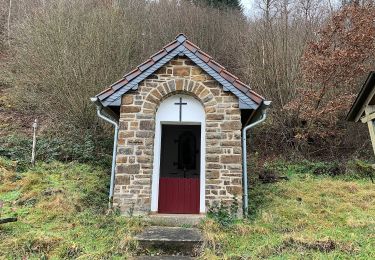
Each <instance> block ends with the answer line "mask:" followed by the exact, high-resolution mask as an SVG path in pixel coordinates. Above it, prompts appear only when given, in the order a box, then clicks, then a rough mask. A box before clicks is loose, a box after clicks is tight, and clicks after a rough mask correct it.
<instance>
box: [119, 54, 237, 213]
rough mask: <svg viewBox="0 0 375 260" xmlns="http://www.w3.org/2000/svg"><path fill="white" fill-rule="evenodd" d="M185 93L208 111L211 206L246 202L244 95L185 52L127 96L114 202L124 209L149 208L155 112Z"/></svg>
mask: <svg viewBox="0 0 375 260" xmlns="http://www.w3.org/2000/svg"><path fill="white" fill-rule="evenodd" d="M177 93H183V94H187V95H191V96H193V97H195V98H196V99H198V100H199V101H200V102H201V103H202V105H203V106H204V108H205V112H206V210H208V208H209V207H210V206H211V205H212V204H213V203H231V202H232V201H233V198H234V196H236V198H237V200H238V202H239V206H241V205H242V188H241V187H242V166H241V152H242V149H241V115H240V110H239V107H238V99H237V97H236V96H234V95H233V94H232V93H230V92H224V91H223V89H222V86H220V85H219V83H217V82H216V81H215V80H214V79H213V78H211V77H210V76H209V75H208V74H206V73H205V72H204V71H203V70H202V69H200V68H199V67H197V66H196V65H195V64H194V63H193V62H191V61H190V60H189V59H187V58H184V57H178V58H175V59H173V60H171V61H170V62H169V63H168V64H166V65H165V66H163V67H162V68H160V69H159V70H158V71H156V72H155V73H154V74H153V75H151V76H150V77H148V78H147V79H146V80H144V81H143V82H142V83H141V84H139V87H138V90H135V91H132V92H128V93H126V94H125V95H124V96H123V97H122V105H121V114H120V131H119V140H118V154H117V158H116V163H117V167H116V181H115V193H114V205H115V206H117V207H119V208H120V210H121V212H122V213H123V214H127V213H129V212H130V211H132V210H134V213H135V214H147V212H149V211H150V208H151V182H152V167H153V143H154V134H155V133H154V129H155V114H156V111H157V108H158V106H159V104H160V103H161V102H162V101H163V100H164V99H165V98H167V97H169V96H171V95H174V94H177Z"/></svg>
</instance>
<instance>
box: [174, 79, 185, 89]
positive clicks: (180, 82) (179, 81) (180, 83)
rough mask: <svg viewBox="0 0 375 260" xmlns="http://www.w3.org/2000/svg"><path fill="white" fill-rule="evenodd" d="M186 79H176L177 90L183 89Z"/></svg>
mask: <svg viewBox="0 0 375 260" xmlns="http://www.w3.org/2000/svg"><path fill="white" fill-rule="evenodd" d="M183 85H184V81H183V80H182V79H176V90H182V87H183Z"/></svg>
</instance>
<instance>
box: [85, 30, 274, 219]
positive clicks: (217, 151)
mask: <svg viewBox="0 0 375 260" xmlns="http://www.w3.org/2000/svg"><path fill="white" fill-rule="evenodd" d="M91 100H92V101H93V102H94V103H95V104H96V105H97V109H98V116H99V117H101V118H103V119H104V120H106V121H107V122H109V123H112V124H113V125H114V126H115V137H114V153H113V156H114V160H113V166H112V168H113V169H112V176H111V188H110V201H113V206H114V207H118V208H119V209H120V211H121V212H122V213H123V214H127V213H129V212H132V213H133V214H138V215H146V214H150V213H163V214H205V213H206V212H207V211H208V210H209V208H210V207H211V206H213V205H214V204H215V203H216V204H217V205H220V204H222V203H224V204H226V205H230V204H231V203H233V202H234V200H235V199H236V200H237V203H238V204H239V206H240V207H241V206H243V202H244V204H245V205H244V208H245V210H246V205H247V203H246V202H247V181H246V180H247V172H246V160H245V158H246V145H245V146H244V145H243V144H246V131H247V130H249V129H250V128H251V127H253V126H255V125H256V124H258V123H260V122H261V121H263V120H264V119H265V111H266V109H267V107H268V106H269V104H270V102H269V101H266V100H265V99H264V98H263V97H262V96H260V95H258V94H257V93H255V92H254V91H253V90H251V89H250V87H249V86H248V85H246V84H244V83H242V82H241V81H240V80H239V79H238V78H237V77H236V76H234V75H233V74H231V73H229V72H228V71H227V70H226V69H225V68H224V67H223V66H222V65H220V64H219V63H217V62H216V61H215V60H214V59H213V58H212V57H210V56H209V55H208V54H206V53H205V52H203V51H202V50H200V48H199V47H198V46H196V45H194V44H193V43H192V42H190V41H189V40H187V38H186V36H185V35H183V34H180V35H178V36H177V37H176V39H175V40H174V41H173V42H171V43H169V44H168V45H166V46H165V47H164V48H162V49H161V50H160V51H159V52H157V53H155V54H154V55H152V56H151V57H150V58H149V59H148V60H147V61H145V62H144V63H142V64H141V65H139V66H138V67H137V68H135V69H134V70H133V71H131V72H130V73H128V74H126V75H125V76H124V77H123V78H121V79H120V80H119V81H117V82H115V83H114V84H112V85H111V86H110V87H109V88H107V89H106V90H104V91H103V92H101V93H99V94H98V95H96V96H95V97H94V98H92V99H91ZM241 140H242V141H241ZM244 165H245V167H244ZM244 180H245V183H244ZM244 198H245V201H244Z"/></svg>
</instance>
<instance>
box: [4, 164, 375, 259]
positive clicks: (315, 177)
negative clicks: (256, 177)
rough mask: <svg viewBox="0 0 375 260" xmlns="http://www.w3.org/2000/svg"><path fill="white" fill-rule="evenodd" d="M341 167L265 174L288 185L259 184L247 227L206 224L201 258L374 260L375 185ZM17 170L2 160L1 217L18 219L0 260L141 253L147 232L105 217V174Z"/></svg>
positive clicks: (137, 223)
mask: <svg viewBox="0 0 375 260" xmlns="http://www.w3.org/2000/svg"><path fill="white" fill-rule="evenodd" d="M335 167H336V165H333V164H327V163H311V162H301V163H298V164H292V163H285V162H279V163H276V164H271V165H266V168H269V169H273V170H276V171H278V172H279V173H280V174H282V175H286V176H288V177H289V180H287V181H282V182H278V183H273V184H261V183H259V182H257V181H252V184H251V185H250V194H249V202H250V205H249V206H250V207H249V208H250V216H249V219H248V220H237V221H235V222H234V224H231V223H229V224H226V223H227V222H225V221H224V222H221V223H222V225H223V223H224V227H223V226H220V224H219V223H218V222H215V221H213V220H212V219H205V220H204V222H203V223H202V224H201V228H202V229H203V231H204V234H205V241H204V245H203V247H202V255H201V257H202V258H203V259H247V258H250V259H265V258H266V259H375V250H374V248H375V184H372V183H371V181H370V180H369V179H368V178H367V175H366V174H360V173H358V172H356V169H357V168H355V167H354V168H353V167H352V168H351V170H347V171H345V174H344V173H341V174H338V171H337V170H335V169H336V168H335ZM16 169H19V168H18V167H17V165H16V164H15V163H14V162H12V161H10V160H6V159H2V158H1V157H0V200H1V201H3V202H4V207H3V208H2V209H1V210H0V217H1V218H3V217H13V216H17V217H18V219H19V220H18V222H15V223H7V224H3V225H0V259H75V258H78V259H123V258H127V257H129V256H131V255H132V254H133V253H134V252H135V251H136V243H135V241H134V240H133V239H132V235H133V234H135V233H137V232H139V231H140V230H142V228H143V226H144V225H145V223H144V221H143V220H142V219H141V218H126V217H122V216H119V215H118V214H110V215H106V214H105V212H106V206H107V205H106V204H107V191H108V187H107V185H108V184H109V176H108V172H106V171H105V170H104V169H102V168H100V167H97V166H90V165H88V164H80V163H59V162H51V163H48V164H46V163H42V164H38V165H37V166H36V167H34V168H26V169H25V171H23V172H17V171H16ZM332 169H333V170H332ZM332 172H334V173H335V174H334V175H335V176H330V174H331V173H332ZM331 175H332V174H331Z"/></svg>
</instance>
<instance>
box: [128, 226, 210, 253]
mask: <svg viewBox="0 0 375 260" xmlns="http://www.w3.org/2000/svg"><path fill="white" fill-rule="evenodd" d="M135 239H136V240H137V241H138V244H139V247H140V252H150V251H151V252H152V251H158V252H159V253H160V254H162V255H166V254H170V255H179V257H180V256H181V255H182V256H196V255H197V254H198V251H199V246H200V245H201V243H202V241H203V237H202V234H201V232H200V230H199V229H197V228H183V227H163V226H152V227H147V228H146V229H145V230H144V231H143V232H141V233H140V234H138V235H136V236H135ZM175 259H178V258H175Z"/></svg>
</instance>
